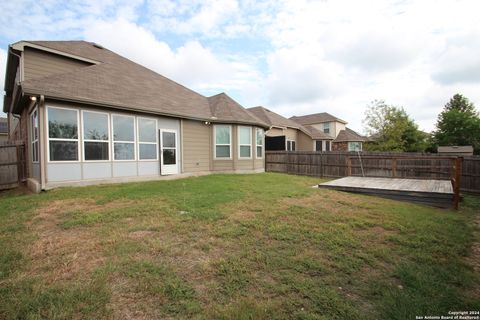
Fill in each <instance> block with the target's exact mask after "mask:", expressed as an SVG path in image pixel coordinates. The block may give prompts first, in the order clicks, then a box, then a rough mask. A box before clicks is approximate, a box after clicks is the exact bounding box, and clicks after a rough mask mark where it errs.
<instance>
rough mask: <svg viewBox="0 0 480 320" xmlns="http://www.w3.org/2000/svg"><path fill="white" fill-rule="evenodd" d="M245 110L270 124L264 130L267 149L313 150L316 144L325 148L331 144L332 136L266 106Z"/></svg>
mask: <svg viewBox="0 0 480 320" xmlns="http://www.w3.org/2000/svg"><path fill="white" fill-rule="evenodd" d="M247 110H248V111H250V112H251V113H253V114H254V115H255V116H257V117H258V118H259V119H261V120H262V121H263V122H265V123H267V124H268V125H269V126H270V128H269V129H268V130H267V131H266V132H265V149H266V150H267V151H268V150H287V151H314V150H315V149H316V146H317V145H320V146H323V148H326V147H328V146H330V145H331V141H332V140H333V138H332V137H330V136H329V135H327V134H325V133H323V132H321V131H320V130H317V129H315V128H314V127H312V126H303V125H301V124H299V123H297V122H295V121H292V120H290V119H287V118H285V117H283V116H281V115H279V114H278V113H275V112H273V111H270V110H268V109H267V108H264V107H253V108H249V109H247ZM320 150H326V149H320ZM328 150H330V149H328Z"/></svg>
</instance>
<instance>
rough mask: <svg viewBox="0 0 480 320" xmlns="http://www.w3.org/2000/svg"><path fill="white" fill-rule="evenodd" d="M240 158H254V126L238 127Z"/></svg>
mask: <svg viewBox="0 0 480 320" xmlns="http://www.w3.org/2000/svg"><path fill="white" fill-rule="evenodd" d="M238 150H239V151H238V158H239V159H251V158H252V128H250V127H241V126H239V127H238Z"/></svg>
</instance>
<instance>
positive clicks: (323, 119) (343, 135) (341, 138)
mask: <svg viewBox="0 0 480 320" xmlns="http://www.w3.org/2000/svg"><path fill="white" fill-rule="evenodd" d="M290 120H292V121H294V122H296V123H298V124H300V125H302V126H304V127H306V128H313V129H316V130H318V131H321V132H322V133H324V134H325V135H328V136H329V137H330V138H331V140H326V139H325V140H320V141H319V140H317V141H315V149H314V150H315V151H337V150H338V151H361V150H362V147H363V146H362V144H363V142H364V141H366V139H365V137H363V136H361V135H360V134H358V133H357V132H355V131H353V130H352V129H349V128H347V127H346V125H347V122H346V121H344V120H342V119H339V118H337V117H335V116H332V115H331V114H329V113H327V112H321V113H314V114H308V115H304V116H293V117H291V118H290Z"/></svg>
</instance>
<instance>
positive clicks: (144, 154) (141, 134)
mask: <svg viewBox="0 0 480 320" xmlns="http://www.w3.org/2000/svg"><path fill="white" fill-rule="evenodd" d="M137 127H138V159H139V160H157V159H158V151H157V146H158V144H157V140H158V138H157V137H158V135H157V120H155V119H149V118H137Z"/></svg>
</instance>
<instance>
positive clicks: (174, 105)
mask: <svg viewBox="0 0 480 320" xmlns="http://www.w3.org/2000/svg"><path fill="white" fill-rule="evenodd" d="M5 91H6V93H5V97H4V105H3V111H4V112H6V113H7V114H8V118H9V120H8V121H9V122H10V123H11V124H15V127H14V128H12V130H11V134H10V139H11V140H21V141H23V142H24V143H25V146H26V147H25V150H26V159H27V168H26V171H27V177H28V179H27V185H28V186H29V187H30V188H31V189H33V190H35V191H39V190H44V189H50V188H54V187H58V186H66V185H68V186H70V185H86V184H95V183H109V182H121V181H138V180H151V179H159V178H162V177H163V176H170V177H171V176H174V177H176V176H188V175H197V174H208V173H212V172H262V171H264V129H266V128H268V125H267V124H266V123H264V122H263V121H262V120H260V119H258V118H257V117H256V116H254V115H253V114H251V113H250V112H248V111H247V110H246V109H244V108H243V107H242V106H241V105H239V104H238V103H237V102H235V101H234V100H233V99H232V98H230V97H229V96H228V95H226V94H225V93H220V94H217V95H215V96H211V97H205V96H203V95H201V94H199V93H197V92H194V91H192V90H190V89H188V88H186V87H184V86H182V85H180V84H178V83H176V82H174V81H172V80H170V79H167V78H165V77H164V76H162V75H160V74H158V73H155V72H154V71H152V70H149V69H147V68H145V67H143V66H141V65H139V64H137V63H134V62H132V61H130V60H128V59H126V58H124V57H122V56H120V55H118V54H116V53H114V52H112V51H110V50H108V49H106V48H104V47H102V46H101V45H98V44H95V43H91V42H86V41H20V42H17V43H14V44H12V45H10V46H9V48H8V58H7V68H6V76H5ZM16 119H19V120H16Z"/></svg>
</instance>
